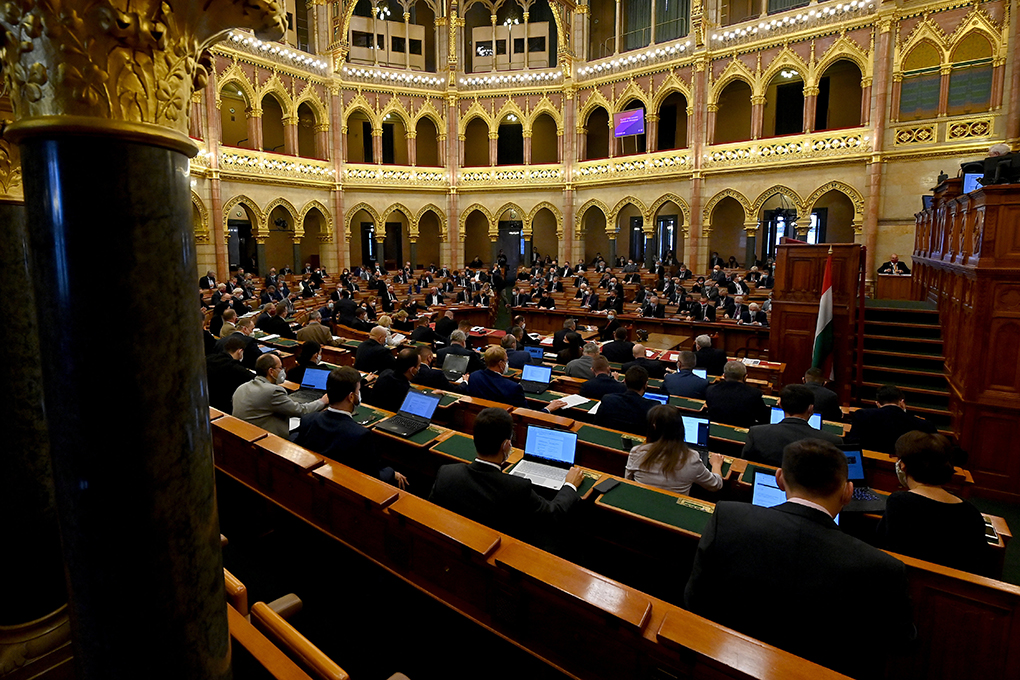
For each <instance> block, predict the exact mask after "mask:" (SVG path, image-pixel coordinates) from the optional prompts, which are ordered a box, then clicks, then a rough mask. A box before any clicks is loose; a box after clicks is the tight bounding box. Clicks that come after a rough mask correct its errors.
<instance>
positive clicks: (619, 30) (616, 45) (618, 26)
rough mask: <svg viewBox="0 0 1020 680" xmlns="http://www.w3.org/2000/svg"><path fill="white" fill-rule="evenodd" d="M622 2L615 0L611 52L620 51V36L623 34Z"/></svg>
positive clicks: (616, 52) (617, 52)
mask: <svg viewBox="0 0 1020 680" xmlns="http://www.w3.org/2000/svg"><path fill="white" fill-rule="evenodd" d="M622 5H623V3H622V2H621V0H616V23H615V24H614V25H615V29H614V31H615V32H614V36H615V37H614V39H613V54H619V53H620V37H621V36H622V35H623V7H622Z"/></svg>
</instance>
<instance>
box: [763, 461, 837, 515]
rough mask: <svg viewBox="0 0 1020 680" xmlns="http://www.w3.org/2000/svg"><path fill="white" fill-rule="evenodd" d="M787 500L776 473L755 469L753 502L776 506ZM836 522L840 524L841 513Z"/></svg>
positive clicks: (765, 506)
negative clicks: (777, 480)
mask: <svg viewBox="0 0 1020 680" xmlns="http://www.w3.org/2000/svg"><path fill="white" fill-rule="evenodd" d="M785 502H786V492H785V491H783V490H782V489H780V488H779V484H778V483H777V482H776V474H775V473H774V472H771V471H766V470H755V471H754V487H753V491H752V495H751V503H753V504H754V505H757V506H759V507H762V508H774V507H775V506H777V505H782V504H783V503H785ZM844 509H845V508H844ZM835 522H836V524H837V526H838V525H839V515H836V519H835Z"/></svg>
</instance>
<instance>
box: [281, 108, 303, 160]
mask: <svg viewBox="0 0 1020 680" xmlns="http://www.w3.org/2000/svg"><path fill="white" fill-rule="evenodd" d="M297 128H298V117H297V116H288V117H286V118H284V119H283V152H284V153H285V154H287V155H288V156H297V155H299V153H298V152H299V149H298V129H297Z"/></svg>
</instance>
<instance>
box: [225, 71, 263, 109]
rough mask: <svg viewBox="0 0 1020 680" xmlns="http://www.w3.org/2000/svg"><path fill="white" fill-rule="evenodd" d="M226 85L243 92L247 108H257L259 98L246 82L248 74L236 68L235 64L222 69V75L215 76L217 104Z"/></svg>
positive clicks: (251, 86) (249, 83) (249, 82)
mask: <svg viewBox="0 0 1020 680" xmlns="http://www.w3.org/2000/svg"><path fill="white" fill-rule="evenodd" d="M228 85H235V86H236V87H239V88H240V89H241V91H242V92H244V96H245V98H246V99H247V100H248V106H251V107H256V108H257V106H258V102H259V98H258V95H256V93H255V87H254V86H253V85H252V84H251V81H250V80H248V74H246V73H245V72H244V71H243V70H241V67H240V66H238V64H237V62H234V63H233V64H231V65H230V66H229V67H228V68H226V69H224V71H223V73H221V74H220V75H219V76H217V83H216V101H217V102H218V101H219V99H220V96H221V95H222V93H223V90H224V88H226V87H227V86H228Z"/></svg>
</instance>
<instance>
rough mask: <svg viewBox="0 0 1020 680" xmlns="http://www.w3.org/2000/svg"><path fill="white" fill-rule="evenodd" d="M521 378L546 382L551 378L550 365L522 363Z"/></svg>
mask: <svg viewBox="0 0 1020 680" xmlns="http://www.w3.org/2000/svg"><path fill="white" fill-rule="evenodd" d="M521 380H530V381H531V382H539V383H547V382H549V381H550V380H552V367H551V366H535V365H534V364H524V372H523V373H522V374H521Z"/></svg>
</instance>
